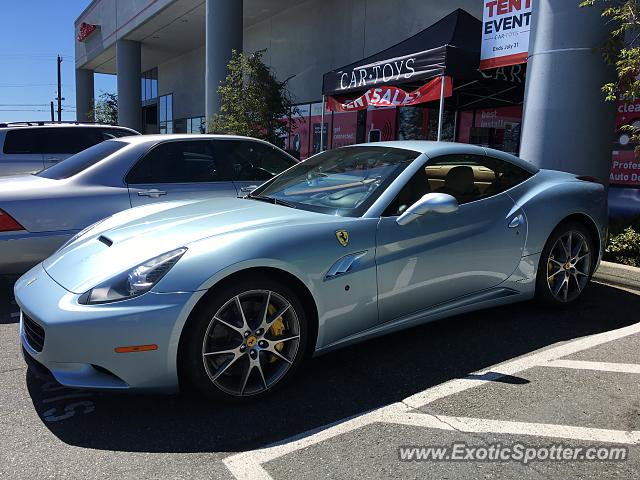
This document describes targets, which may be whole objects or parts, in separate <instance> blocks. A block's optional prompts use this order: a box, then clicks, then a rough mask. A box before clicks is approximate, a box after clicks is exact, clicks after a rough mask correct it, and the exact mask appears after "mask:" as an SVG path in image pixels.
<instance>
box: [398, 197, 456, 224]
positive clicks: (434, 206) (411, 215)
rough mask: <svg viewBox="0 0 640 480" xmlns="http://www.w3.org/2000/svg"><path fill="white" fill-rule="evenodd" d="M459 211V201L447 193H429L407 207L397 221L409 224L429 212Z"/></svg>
mask: <svg viewBox="0 0 640 480" xmlns="http://www.w3.org/2000/svg"><path fill="white" fill-rule="evenodd" d="M456 211H458V201H457V200H456V199H455V197H452V196H451V195H448V194H446V193H427V194H426V195H425V196H424V197H422V198H421V199H420V200H418V201H417V202H416V203H414V204H413V205H411V206H410V207H409V208H407V209H406V210H405V211H404V213H403V214H402V215H400V216H399V217H398V219H397V220H396V222H398V225H407V224H408V223H411V222H413V221H414V220H416V219H417V218H420V217H422V216H423V215H426V214H427V213H430V212H434V213H453V212H456Z"/></svg>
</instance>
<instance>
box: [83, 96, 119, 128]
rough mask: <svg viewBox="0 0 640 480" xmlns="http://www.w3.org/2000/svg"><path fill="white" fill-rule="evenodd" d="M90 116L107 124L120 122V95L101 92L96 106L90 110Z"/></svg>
mask: <svg viewBox="0 0 640 480" xmlns="http://www.w3.org/2000/svg"><path fill="white" fill-rule="evenodd" d="M89 118H90V119H91V118H93V120H94V121H95V122H98V123H105V124H107V125H117V124H118V96H117V95H116V94H115V93H110V92H101V93H100V96H99V97H98V100H96V102H95V106H94V108H93V109H92V110H90V111H89Z"/></svg>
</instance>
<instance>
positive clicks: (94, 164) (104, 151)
mask: <svg viewBox="0 0 640 480" xmlns="http://www.w3.org/2000/svg"><path fill="white" fill-rule="evenodd" d="M296 163H297V161H296V160H295V159H294V158H293V157H291V156H290V155H288V154H287V153H285V152H283V151H282V150H280V149H278V148H276V147H274V146H273V145H271V144H269V143H267V142H264V141H261V140H256V139H253V138H246V137H235V136H222V135H148V136H132V137H124V138H119V139H114V140H108V141H106V142H103V143H100V144H98V145H95V146H93V147H91V148H89V149H87V150H84V151H82V152H80V153H78V154H76V155H74V156H72V157H70V158H68V159H67V160H65V161H63V162H61V163H59V164H57V165H55V166H53V167H51V168H48V169H46V170H43V171H42V172H40V173H37V174H35V175H25V176H15V177H7V178H2V179H0V274H16V273H23V272H25V271H26V270H28V269H29V268H31V267H32V266H33V265H35V264H37V263H38V262H41V261H42V260H44V259H45V258H46V257H48V256H49V255H51V254H52V253H53V252H54V251H55V250H56V249H57V248H59V247H60V245H62V244H63V243H65V242H66V241H67V240H69V239H70V238H71V237H73V236H74V235H75V234H77V233H78V232H79V231H81V230H82V229H84V228H85V227H87V226H88V225H91V224H92V223H94V222H96V221H98V220H100V219H102V218H105V217H108V216H110V215H112V214H114V213H116V212H119V211H122V210H126V209H128V208H131V207H136V206H140V205H145V204H149V203H155V202H161V201H166V200H185V201H188V200H193V199H200V198H209V197H237V196H238V195H246V194H247V193H248V192H250V191H251V190H253V189H254V188H256V187H257V186H258V185H260V184H261V183H263V182H264V181H266V180H269V179H270V178H271V177H273V176H274V175H276V174H278V173H280V172H282V171H284V170H286V169H287V168H289V167H291V166H292V165H295V164H296Z"/></svg>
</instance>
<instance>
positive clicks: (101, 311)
mask: <svg viewBox="0 0 640 480" xmlns="http://www.w3.org/2000/svg"><path fill="white" fill-rule="evenodd" d="M606 230H607V201H606V191H605V187H604V185H602V184H600V183H598V182H596V181H594V180H593V179H591V178H590V177H579V176H576V175H572V174H569V173H564V172H558V171H551V170H538V169H537V168H536V167H534V166H533V165H531V164H529V163H527V162H524V161H522V160H520V159H518V158H516V157H513V156H511V155H508V154H505V153H502V152H498V151H494V150H489V149H484V148H482V147H477V146H472V145H462V144H454V143H435V142H420V141H415V142H388V143H376V144H368V145H359V146H351V147H344V148H340V149H336V150H332V151H327V152H323V153H320V154H318V155H316V156H314V157H312V158H310V159H308V160H305V161H304V162H301V163H299V164H298V165H296V166H295V167H293V168H291V169H289V170H287V171H286V172H284V173H282V174H280V175H279V176H277V177H275V178H274V179H272V180H270V181H268V182H266V183H265V184H264V185H262V186H261V187H259V188H257V189H256V190H254V191H253V192H252V193H251V194H250V195H249V196H247V197H245V198H217V199H211V200H206V201H201V202H195V203H189V204H186V205H185V204H184V203H180V202H167V203H164V204H159V205H149V206H146V207H140V208H135V209H131V210H129V211H126V212H121V213H119V214H116V215H114V216H113V217H111V218H109V219H107V220H105V221H103V222H102V223H99V224H96V225H94V226H93V227H92V228H90V229H89V230H88V231H86V232H85V233H84V234H82V235H79V236H78V237H77V238H76V239H75V240H73V241H71V242H70V243H68V244H67V245H66V246H64V247H63V248H62V249H60V250H59V251H58V252H57V253H55V254H54V255H53V256H51V257H50V258H48V259H47V260H45V261H44V263H42V264H40V265H38V266H37V267H35V268H34V269H32V270H31V271H30V272H29V273H27V274H26V275H24V276H23V277H22V278H20V280H18V282H17V284H16V287H15V294H16V300H17V302H18V305H19V306H20V309H21V311H22V314H21V315H22V316H21V327H20V332H21V333H20V335H21V341H22V345H23V347H24V352H25V358H26V359H27V361H29V362H31V363H32V364H34V365H40V366H41V367H42V366H44V367H45V368H47V369H48V370H49V371H50V372H51V373H53V376H54V377H55V378H56V379H57V380H58V382H60V383H62V384H64V385H68V386H72V387H78V388H94V389H106V390H110V391H117V390H121V391H127V390H136V389H137V390H144V389H147V390H153V389H156V390H164V391H175V390H176V389H177V388H178V385H181V384H182V385H183V384H192V385H193V386H195V387H196V388H198V389H199V390H200V391H201V392H202V393H204V394H205V395H210V396H212V397H216V398H225V399H227V400H231V401H238V402H241V401H243V400H245V397H259V396H262V395H264V394H266V393H269V392H270V391H271V390H273V389H274V388H276V387H278V386H279V385H281V384H282V383H283V382H284V381H286V380H287V379H289V378H290V377H291V375H292V374H293V373H294V372H295V371H296V370H297V369H298V368H299V367H300V366H301V365H302V360H303V359H304V358H305V357H306V356H308V355H317V354H321V353H324V352H328V351H331V350H333V349H335V348H339V347H344V346H346V345H350V344H352V343H354V342H358V341H361V340H364V339H366V338H371V337H374V336H378V335H381V334H385V333H389V332H393V331H395V330H399V329H402V328H407V327H410V326H415V325H418V324H421V323H424V322H427V321H430V320H435V319H439V318H443V317H447V316H451V315H455V314H458V313H463V312H469V311H473V310H477V309H480V308H487V307H495V306H498V305H505V304H509V303H513V302H518V301H524V300H529V299H532V298H534V297H537V299H538V300H539V301H540V302H542V303H544V304H547V305H549V306H566V305H569V304H571V303H573V302H575V301H577V300H578V299H579V298H580V297H581V296H582V295H584V292H585V289H586V288H587V286H588V283H589V280H590V279H591V275H592V273H593V271H594V270H595V268H596V267H597V265H598V263H599V261H600V258H601V255H602V252H603V248H604V243H605V238H606ZM517 320H518V319H514V321H517ZM487 328H490V326H488V327H487ZM496 335H500V332H499V331H496ZM452 347H453V348H455V346H451V345H447V347H446V348H452Z"/></svg>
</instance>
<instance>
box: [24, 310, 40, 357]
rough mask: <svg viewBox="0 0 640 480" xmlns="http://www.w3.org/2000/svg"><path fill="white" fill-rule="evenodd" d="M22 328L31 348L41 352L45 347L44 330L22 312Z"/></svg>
mask: <svg viewBox="0 0 640 480" xmlns="http://www.w3.org/2000/svg"><path fill="white" fill-rule="evenodd" d="M22 326H23V328H24V336H25V337H26V339H27V343H28V344H29V346H30V347H31V348H33V349H34V350H35V351H36V352H41V351H42V348H43V347H44V328H42V327H41V326H40V325H38V324H37V323H36V322H34V321H33V320H31V318H29V316H28V315H26V314H25V313H24V312H22Z"/></svg>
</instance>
